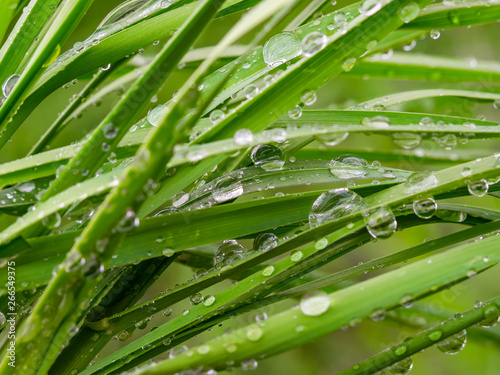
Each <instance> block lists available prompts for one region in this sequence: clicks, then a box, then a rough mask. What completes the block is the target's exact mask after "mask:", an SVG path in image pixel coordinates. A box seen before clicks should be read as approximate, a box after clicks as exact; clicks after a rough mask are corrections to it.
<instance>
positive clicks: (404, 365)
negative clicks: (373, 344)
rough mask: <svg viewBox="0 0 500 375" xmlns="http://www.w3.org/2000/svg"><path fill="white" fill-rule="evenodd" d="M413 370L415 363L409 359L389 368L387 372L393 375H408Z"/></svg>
mask: <svg viewBox="0 0 500 375" xmlns="http://www.w3.org/2000/svg"><path fill="white" fill-rule="evenodd" d="M412 368H413V361H412V359H411V358H410V357H407V358H405V359H403V360H401V361H399V362H396V363H394V364H393V365H391V366H389V367H387V371H388V372H389V374H392V375H406V374H408V373H409V372H410V371H411V369H412Z"/></svg>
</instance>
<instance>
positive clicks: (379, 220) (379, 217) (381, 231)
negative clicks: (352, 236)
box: [363, 206, 398, 238]
mask: <svg viewBox="0 0 500 375" xmlns="http://www.w3.org/2000/svg"><path fill="white" fill-rule="evenodd" d="M363 218H364V220H365V224H366V229H367V230H368V233H370V235H371V236H372V237H373V238H388V237H390V236H391V235H392V234H393V233H394V232H396V229H397V227H398V223H397V221H396V217H395V216H394V213H393V212H392V210H391V209H390V208H389V207H387V206H381V207H378V208H375V209H373V210H369V211H366V212H363Z"/></svg>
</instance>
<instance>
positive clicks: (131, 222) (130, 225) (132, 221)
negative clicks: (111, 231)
mask: <svg viewBox="0 0 500 375" xmlns="http://www.w3.org/2000/svg"><path fill="white" fill-rule="evenodd" d="M138 226H139V218H138V217H137V215H136V214H135V212H134V210H132V209H131V208H129V209H127V212H126V213H125V215H124V216H123V218H122V219H121V220H120V222H119V223H118V225H117V226H116V230H117V231H118V232H129V231H131V230H132V229H134V228H137V227H138Z"/></svg>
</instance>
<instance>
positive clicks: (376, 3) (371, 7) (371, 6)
mask: <svg viewBox="0 0 500 375" xmlns="http://www.w3.org/2000/svg"><path fill="white" fill-rule="evenodd" d="M380 9H382V2H381V1H380V0H365V1H364V2H363V3H362V4H361V5H360V6H359V7H358V11H359V13H361V14H364V15H365V16H371V15H372V14H375V13H377V12H378V11H379V10H380Z"/></svg>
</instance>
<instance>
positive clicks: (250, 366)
mask: <svg viewBox="0 0 500 375" xmlns="http://www.w3.org/2000/svg"><path fill="white" fill-rule="evenodd" d="M257 366H258V362H257V361H256V360H255V359H247V360H244V361H241V369H242V370H243V371H253V370H256V369H257Z"/></svg>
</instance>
